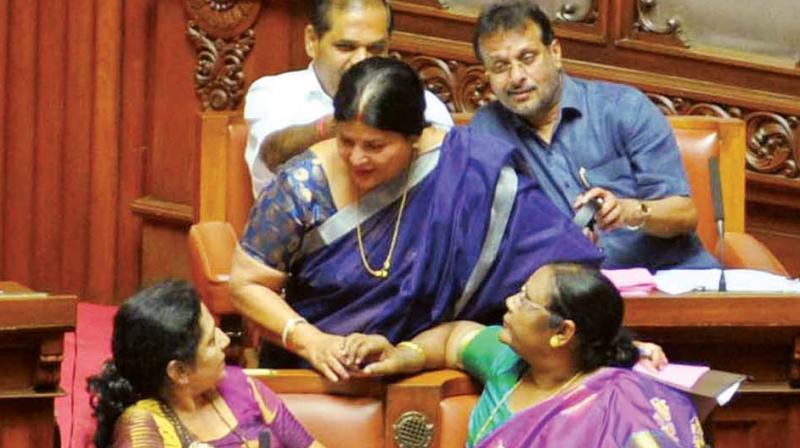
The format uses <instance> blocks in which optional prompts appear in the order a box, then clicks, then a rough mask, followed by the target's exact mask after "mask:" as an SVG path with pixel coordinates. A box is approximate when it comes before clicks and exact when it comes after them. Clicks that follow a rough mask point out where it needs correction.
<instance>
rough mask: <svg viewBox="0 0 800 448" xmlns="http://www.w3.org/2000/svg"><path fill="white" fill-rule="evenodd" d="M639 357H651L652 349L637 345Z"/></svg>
mask: <svg viewBox="0 0 800 448" xmlns="http://www.w3.org/2000/svg"><path fill="white" fill-rule="evenodd" d="M639 357H640V358H647V359H650V358H652V357H653V349H651V348H650V347H639Z"/></svg>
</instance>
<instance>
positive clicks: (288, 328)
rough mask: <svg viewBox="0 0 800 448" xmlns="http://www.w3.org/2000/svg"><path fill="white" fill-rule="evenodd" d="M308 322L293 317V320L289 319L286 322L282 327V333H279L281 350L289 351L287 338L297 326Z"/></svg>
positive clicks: (301, 318)
mask: <svg viewBox="0 0 800 448" xmlns="http://www.w3.org/2000/svg"><path fill="white" fill-rule="evenodd" d="M303 322H308V321H307V320H306V319H305V318H303V317H295V318H294V319H289V320H287V321H286V324H284V325H283V332H281V343H282V344H283V348H285V349H287V350H288V349H289V336H291V334H292V330H294V327H296V326H297V324H300V323H303Z"/></svg>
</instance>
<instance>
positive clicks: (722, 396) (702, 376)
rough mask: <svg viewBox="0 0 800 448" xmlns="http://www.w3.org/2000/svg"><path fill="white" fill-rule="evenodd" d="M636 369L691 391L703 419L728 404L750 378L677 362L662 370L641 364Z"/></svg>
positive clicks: (673, 385)
mask: <svg viewBox="0 0 800 448" xmlns="http://www.w3.org/2000/svg"><path fill="white" fill-rule="evenodd" d="M633 370H634V371H636V372H639V373H641V374H643V375H647V376H650V377H651V378H653V379H654V380H656V381H658V382H659V383H662V384H666V385H667V386H670V387H673V388H675V389H679V390H682V391H684V392H686V393H688V394H690V395H691V397H692V401H694V404H695V406H696V408H697V413H698V415H700V417H701V418H705V416H707V415H708V414H709V413H710V412H711V410H712V409H714V408H715V407H716V406H724V405H726V404H727V403H728V402H729V401H730V400H731V398H733V395H734V394H735V393H736V391H738V390H739V386H741V384H742V382H743V381H744V380H746V379H747V377H746V376H745V375H741V374H738V373H731V372H723V371H721V370H711V369H710V368H708V367H705V366H692V365H686V364H675V363H670V364H667V366H666V367H665V368H664V369H662V370H660V371H658V372H653V371H652V370H649V369H647V368H646V367H644V366H642V365H641V364H640V363H639V364H636V365H635V366H634V367H633Z"/></svg>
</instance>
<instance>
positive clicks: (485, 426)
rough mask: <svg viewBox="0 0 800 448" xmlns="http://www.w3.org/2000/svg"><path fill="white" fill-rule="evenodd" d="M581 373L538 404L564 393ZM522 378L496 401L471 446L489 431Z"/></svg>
mask: <svg viewBox="0 0 800 448" xmlns="http://www.w3.org/2000/svg"><path fill="white" fill-rule="evenodd" d="M582 373H583V372H581V371H580V370H579V371H578V373H576V374H575V375H573V377H572V378H570V379H569V380H568V381H567V382H565V383H564V384H562V385H561V386H560V387H559V388H558V389H556V391H555V392H553V393H552V394H550V395H548V396H546V397H545V398H543V399H542V400H539V403H541V402H543V401H546V400H549V399H551V398H553V397H555V396H556V395H558V394H560V393H561V392H563V391H565V390H566V389H567V387H569V386H570V385H571V384H572V383H574V382H575V380H577V379H578V377H580V376H581V374H582ZM524 378H525V374H523V375H522V376H521V377H520V379H519V380H517V383H516V384H514V386H513V387H511V389H509V390H508V392H506V394H505V395H503V398H501V399H500V401H498V402H497V404H496V405H495V406H494V409H492V413H491V414H489V417H488V418H487V419H486V421H485V422H483V426H481V429H480V430H479V431H478V433H477V434H475V438H474V440H472V444H473V445H475V443H477V442H478V441H479V440H481V437H483V434H484V433H485V432H486V430H487V429H489V424H491V423H492V421H494V418H495V416H496V415H497V411H499V410H500V406H502V405H503V403H505V402H506V400H508V397H510V396H511V394H513V393H514V391H515V390H517V387H519V385H520V384H521V383H522V380H523V379H524Z"/></svg>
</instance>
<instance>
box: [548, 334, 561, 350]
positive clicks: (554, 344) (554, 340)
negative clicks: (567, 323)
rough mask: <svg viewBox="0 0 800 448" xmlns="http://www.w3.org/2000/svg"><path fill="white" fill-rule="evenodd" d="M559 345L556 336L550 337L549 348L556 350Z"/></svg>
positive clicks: (559, 342)
mask: <svg viewBox="0 0 800 448" xmlns="http://www.w3.org/2000/svg"><path fill="white" fill-rule="evenodd" d="M560 345H561V341H559V340H558V336H556V335H552V336H550V347H552V348H558V347H559V346H560Z"/></svg>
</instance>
